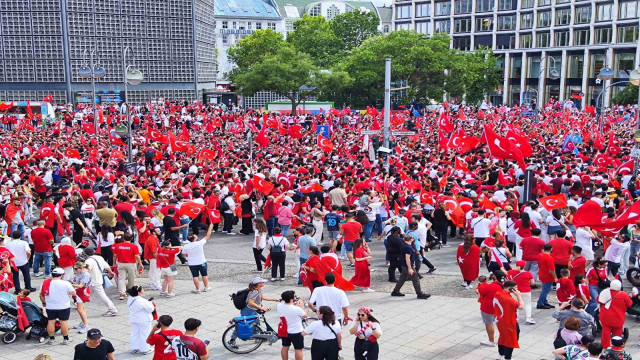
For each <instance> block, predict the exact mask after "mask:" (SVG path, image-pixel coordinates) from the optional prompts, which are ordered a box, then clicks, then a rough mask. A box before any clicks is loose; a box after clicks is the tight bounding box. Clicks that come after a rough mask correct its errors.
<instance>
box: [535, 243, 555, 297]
mask: <svg viewBox="0 0 640 360" xmlns="http://www.w3.org/2000/svg"><path fill="white" fill-rule="evenodd" d="M552 249H553V245H551V244H545V245H544V247H543V248H542V253H541V254H539V255H538V267H539V269H540V274H538V276H539V277H540V282H541V283H542V290H541V291H540V297H539V298H538V304H537V306H536V309H553V308H554V307H553V306H551V305H550V304H549V302H548V301H547V295H549V292H550V291H551V286H552V285H553V283H554V282H556V281H557V280H558V278H557V277H556V265H555V263H554V261H553V257H552V256H551V250H552Z"/></svg>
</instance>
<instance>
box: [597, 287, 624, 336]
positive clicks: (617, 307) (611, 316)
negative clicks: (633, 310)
mask: <svg viewBox="0 0 640 360" xmlns="http://www.w3.org/2000/svg"><path fill="white" fill-rule="evenodd" d="M599 299H600V296H598V302H600V300H599ZM631 305H632V301H631V298H630V297H629V295H628V294H627V293H626V292H624V291H615V290H611V305H610V306H609V308H608V309H607V308H606V307H605V306H601V307H600V322H601V323H602V324H603V325H607V326H611V327H620V328H621V327H623V326H624V320H625V319H626V316H627V315H626V313H627V309H628V308H630V307H631Z"/></svg>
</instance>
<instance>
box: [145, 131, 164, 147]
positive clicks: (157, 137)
mask: <svg viewBox="0 0 640 360" xmlns="http://www.w3.org/2000/svg"><path fill="white" fill-rule="evenodd" d="M147 137H148V138H149V139H151V140H153V141H157V142H160V143H163V144H168V143H169V139H168V138H167V136H166V135H163V134H162V133H161V132H160V131H158V130H154V129H152V128H147Z"/></svg>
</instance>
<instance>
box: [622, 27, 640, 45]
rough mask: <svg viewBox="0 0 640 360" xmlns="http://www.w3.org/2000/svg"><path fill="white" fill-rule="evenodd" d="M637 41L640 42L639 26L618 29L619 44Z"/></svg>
mask: <svg viewBox="0 0 640 360" xmlns="http://www.w3.org/2000/svg"><path fill="white" fill-rule="evenodd" d="M636 41H638V25H632V26H619V27H618V42H619V43H632V42H636Z"/></svg>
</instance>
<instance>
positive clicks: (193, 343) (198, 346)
mask: <svg viewBox="0 0 640 360" xmlns="http://www.w3.org/2000/svg"><path fill="white" fill-rule="evenodd" d="M180 340H182V342H183V343H184V344H185V345H187V347H188V348H189V350H191V351H193V352H194V353H196V355H198V357H200V356H204V355H207V345H205V344H204V342H203V341H202V340H200V339H198V338H195V337H193V336H187V335H181V336H180Z"/></svg>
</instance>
